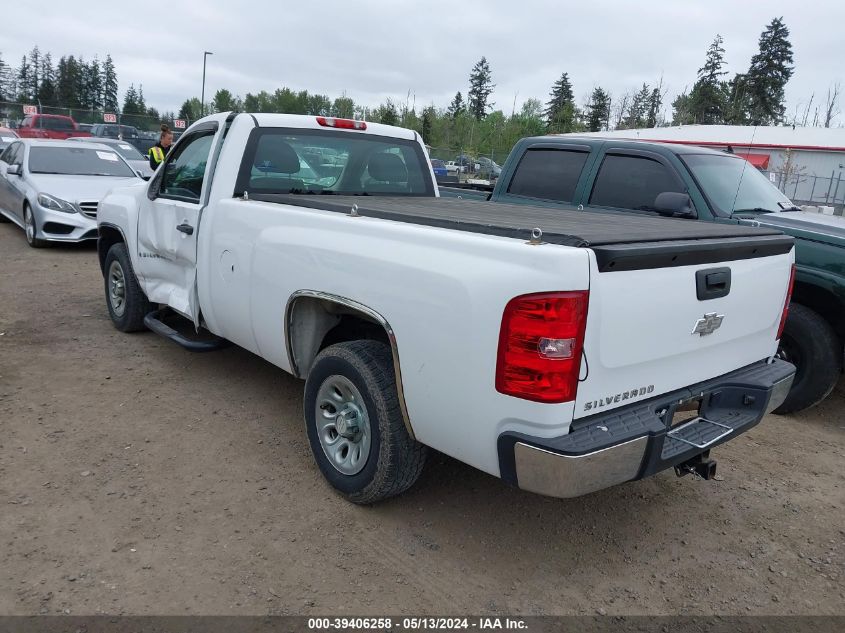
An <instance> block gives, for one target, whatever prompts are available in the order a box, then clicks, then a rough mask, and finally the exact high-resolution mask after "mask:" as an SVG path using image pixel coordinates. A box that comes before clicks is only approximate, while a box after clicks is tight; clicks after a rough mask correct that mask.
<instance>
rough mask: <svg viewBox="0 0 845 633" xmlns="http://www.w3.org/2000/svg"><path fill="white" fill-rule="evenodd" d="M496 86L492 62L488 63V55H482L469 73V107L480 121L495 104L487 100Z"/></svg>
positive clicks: (470, 111)
mask: <svg viewBox="0 0 845 633" xmlns="http://www.w3.org/2000/svg"><path fill="white" fill-rule="evenodd" d="M495 87H496V85H495V84H494V83H493V75H492V73H491V72H490V64H488V63H487V58H486V57H482V58H481V59H480V60H478V62H477V63H476V64H475V66H473V67H472V72H471V73H470V75H469V92H468V93H467V109H468V110H469V113H470V114H471V115H472V116H474V117H475V120H476V121H480V120H481V119H483V118H484V117H485V116H487V111H488V110H489V109H490V108H491V107H492V105H493V104H491V103H487V100H488V99H489V98H490V94H491V93H492V92H493V88H495Z"/></svg>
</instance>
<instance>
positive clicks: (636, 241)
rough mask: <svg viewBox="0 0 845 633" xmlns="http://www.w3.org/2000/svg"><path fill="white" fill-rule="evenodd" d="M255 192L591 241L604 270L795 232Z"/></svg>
mask: <svg viewBox="0 0 845 633" xmlns="http://www.w3.org/2000/svg"><path fill="white" fill-rule="evenodd" d="M250 199H252V200H259V201H264V202H275V203H279V204H289V205H294V206H300V207H306V208H312V209H320V210H323V211H332V212H336V213H346V214H349V213H350V212H351V210H352V207H353V205H357V210H356V213H357V214H358V215H360V216H364V217H372V218H379V219H383V220H392V221H395V222H408V223H413V224H421V225H424V226H435V227H439V228H445V229H453V230H458V231H470V232H474V233H481V234H485V235H497V236H501V237H510V238H517V239H524V240H525V241H529V240H530V239H531V234H532V231H533V229H535V228H539V229H540V230H541V231H542V237H541V241H542V242H546V243H551V244H561V245H564V246H573V247H580V248H591V249H592V250H593V251H594V252H595V253H596V257H597V259H598V264H599V270H600V271H602V272H605V271H621V270H634V269H644V268H662V267H667V266H683V265H693V264H703V263H711V262H716V261H730V260H737V259H749V258H754V257H764V256H766V255H777V254H780V253H785V252H788V251H789V249H790V248H792V244H793V239H792V238H791V237H788V236H785V235H783V234H782V233H781V232H780V231H778V230H777V229H774V228H769V227H759V228H758V227H749V226H742V225H738V224H721V223H716V222H694V221H690V220H682V219H671V218H661V217H649V216H645V215H640V214H635V213H597V212H591V211H579V210H578V209H575V208H573V207H564V206H560V207H539V206H531V205H517V204H507V203H495V204H492V203H489V202H480V201H474V200H463V199H459V198H434V197H408V196H405V197H382V196H318V195H310V196H308V195H290V194H254V195H253V194H250Z"/></svg>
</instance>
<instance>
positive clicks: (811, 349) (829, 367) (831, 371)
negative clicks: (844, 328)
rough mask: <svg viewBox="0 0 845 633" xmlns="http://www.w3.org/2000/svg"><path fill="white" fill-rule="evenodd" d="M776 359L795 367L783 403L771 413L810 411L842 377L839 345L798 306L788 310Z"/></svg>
mask: <svg viewBox="0 0 845 633" xmlns="http://www.w3.org/2000/svg"><path fill="white" fill-rule="evenodd" d="M777 355H778V358H782V359H783V360H786V361H789V362H790V363H792V364H793V365H795V367H796V372H795V380H794V381H793V383H792V389H790V390H789V394H788V395H787V396H786V400H784V401H783V404H782V405H780V406H779V407H778V408H777V409H775V410H774V413H778V414H784V413H796V412H798V411H802V410H804V409H807V408H809V407H812V406H814V405H816V404H818V403H819V402H821V401H822V400H824V399H825V398H826V397H827V395H828V394H829V393H830V392H831V391H832V390H833V388H834V387H835V386H836V382H837V381H838V380H839V376H840V374H841V373H842V343H840V341H839V337H838V336H836V332H834V330H833V328H832V327H831V326H830V324H829V323H828V322H827V321H826V320H825V319H824V318H822V316H821V315H819V314H818V313H817V312H814V311H813V310H811V309H810V308H807V307H805V306H802V305H801V304H798V303H792V304H790V306H789V316H787V317H786V327H784V330H783V336H782V337H781V340H780V346H779V347H778V354H777Z"/></svg>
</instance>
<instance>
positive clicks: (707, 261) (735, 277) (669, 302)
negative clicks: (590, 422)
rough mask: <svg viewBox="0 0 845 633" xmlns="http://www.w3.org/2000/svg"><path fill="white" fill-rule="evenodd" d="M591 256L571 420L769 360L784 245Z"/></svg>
mask: <svg viewBox="0 0 845 633" xmlns="http://www.w3.org/2000/svg"><path fill="white" fill-rule="evenodd" d="M591 252H592V254H591V257H590V267H591V271H590V303H589V309H588V316H587V328H586V333H585V339H584V352H583V359H582V366H581V375H580V378H581V382H580V384H579V387H578V393H577V399H576V408H575V418H579V417H584V416H588V415H593V414H595V413H599V412H602V411H606V410H609V409H613V408H615V407H619V406H624V405H626V404H630V403H631V402H634V401H638V400H644V399H647V398H649V397H654V396H657V395H660V394H663V393H666V392H669V391H672V390H674V389H679V388H682V387H686V386H688V385H691V384H695V383H697V382H700V381H703V380H707V379H709V378H713V377H714V376H719V375H721V374H725V373H727V372H730V371H733V370H735V369H737V368H738V367H742V366H745V365H748V364H751V363H754V362H757V361H760V360H762V359H765V358H768V357H770V356H772V355H773V354H774V352H775V350H776V335H777V330H778V327H779V325H780V320H781V316H782V313H783V307H784V301H785V299H786V293H787V287H788V284H789V278H790V271H791V267H792V262H793V253H792V243H791V238H788V237H785V236H778V235H760V236H754V237H751V236H748V237H734V238H730V237H729V238H723V239H718V238H711V239H703V240H670V241H667V242H653V243H648V242H635V243H632V244H624V243H614V244H608V245H598V246H592V247H591Z"/></svg>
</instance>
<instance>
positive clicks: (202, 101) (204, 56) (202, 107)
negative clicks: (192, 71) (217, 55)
mask: <svg viewBox="0 0 845 633" xmlns="http://www.w3.org/2000/svg"><path fill="white" fill-rule="evenodd" d="M209 55H214V53H211V52H209V51H205V52H204V53H203V54H202V96H201V97H200V115H201V116H205V60H206V59H208V56H209Z"/></svg>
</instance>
